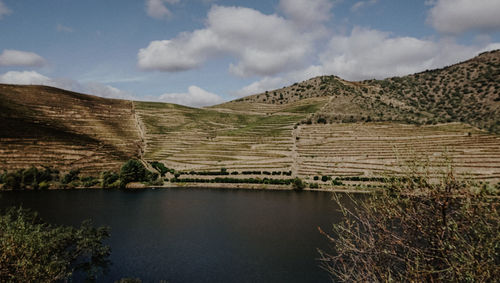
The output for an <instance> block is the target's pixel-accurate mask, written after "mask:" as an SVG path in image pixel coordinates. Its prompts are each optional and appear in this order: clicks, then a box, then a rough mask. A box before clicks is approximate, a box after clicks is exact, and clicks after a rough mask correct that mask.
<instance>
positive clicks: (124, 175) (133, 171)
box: [120, 159, 148, 187]
mask: <svg viewBox="0 0 500 283" xmlns="http://www.w3.org/2000/svg"><path fill="white" fill-rule="evenodd" d="M147 172H148V171H147V170H146V167H144V164H142V163H141V162H140V161H139V160H137V159H130V160H128V161H127V162H125V164H123V166H122V168H121V169H120V185H121V186H122V187H125V185H127V184H128V183H130V182H142V181H146V177H147Z"/></svg>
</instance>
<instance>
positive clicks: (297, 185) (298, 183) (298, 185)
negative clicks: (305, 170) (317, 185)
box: [292, 177, 306, 190]
mask: <svg viewBox="0 0 500 283" xmlns="http://www.w3.org/2000/svg"><path fill="white" fill-rule="evenodd" d="M292 186H293V189H294V190H303V189H304V188H305V187H306V184H305V183H304V181H302V179H300V178H299V177H295V179H293V183H292Z"/></svg>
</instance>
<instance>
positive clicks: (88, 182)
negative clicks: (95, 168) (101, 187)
mask: <svg viewBox="0 0 500 283" xmlns="http://www.w3.org/2000/svg"><path fill="white" fill-rule="evenodd" d="M81 181H82V183H83V186H84V187H85V188H91V187H93V186H95V185H97V184H99V183H100V182H99V180H97V179H96V178H95V177H92V176H87V177H83V178H82V179H81Z"/></svg>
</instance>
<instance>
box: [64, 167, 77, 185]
mask: <svg viewBox="0 0 500 283" xmlns="http://www.w3.org/2000/svg"><path fill="white" fill-rule="evenodd" d="M79 174H80V170H78V169H73V170H70V171H69V172H68V174H66V175H64V177H63V179H62V183H63V184H69V183H71V182H73V181H76V180H79V179H80V177H78V175H79Z"/></svg>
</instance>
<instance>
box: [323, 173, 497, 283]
mask: <svg viewBox="0 0 500 283" xmlns="http://www.w3.org/2000/svg"><path fill="white" fill-rule="evenodd" d="M430 175H432V174H431V173H430V172H428V171H425V170H414V171H410V172H409V173H408V174H407V176H406V177H405V178H391V179H390V180H391V182H390V183H389V184H388V187H387V190H384V191H382V192H380V193H378V194H373V195H371V196H369V197H368V198H367V199H364V200H362V201H355V200H354V202H355V203H354V208H353V209H348V208H347V207H346V205H344V204H342V203H341V202H340V201H339V197H338V196H337V198H336V200H337V203H338V204H339V205H340V207H341V211H342V212H343V214H344V220H343V221H342V222H341V223H339V224H336V225H334V229H333V233H334V234H333V236H329V235H327V234H326V233H324V232H323V231H321V230H320V232H322V233H323V234H324V235H326V236H327V237H328V239H329V240H330V241H331V243H332V247H333V251H331V252H328V253H326V252H324V251H321V252H320V254H321V257H322V265H323V267H324V268H325V269H326V270H327V271H328V272H329V273H331V275H332V276H333V278H334V279H336V280H339V281H349V282H351V281H354V282H358V281H368V282H387V281H395V282H464V281H469V282H476V281H477V282H490V281H496V280H497V279H498V278H500V268H499V266H500V258H499V256H498V255H499V246H498V243H499V242H500V215H499V213H498V210H499V208H500V205H499V204H500V203H499V201H498V199H496V198H493V197H490V196H488V195H487V193H486V192H485V191H484V190H482V189H481V188H480V187H479V186H477V185H475V184H473V183H470V182H467V181H462V180H457V179H456V178H455V176H454V175H453V172H452V171H449V172H447V173H445V174H444V175H443V177H442V179H441V180H440V181H439V182H436V181H435V180H431V179H430V178H429V177H428V176H430ZM495 278H497V279H495Z"/></svg>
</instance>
